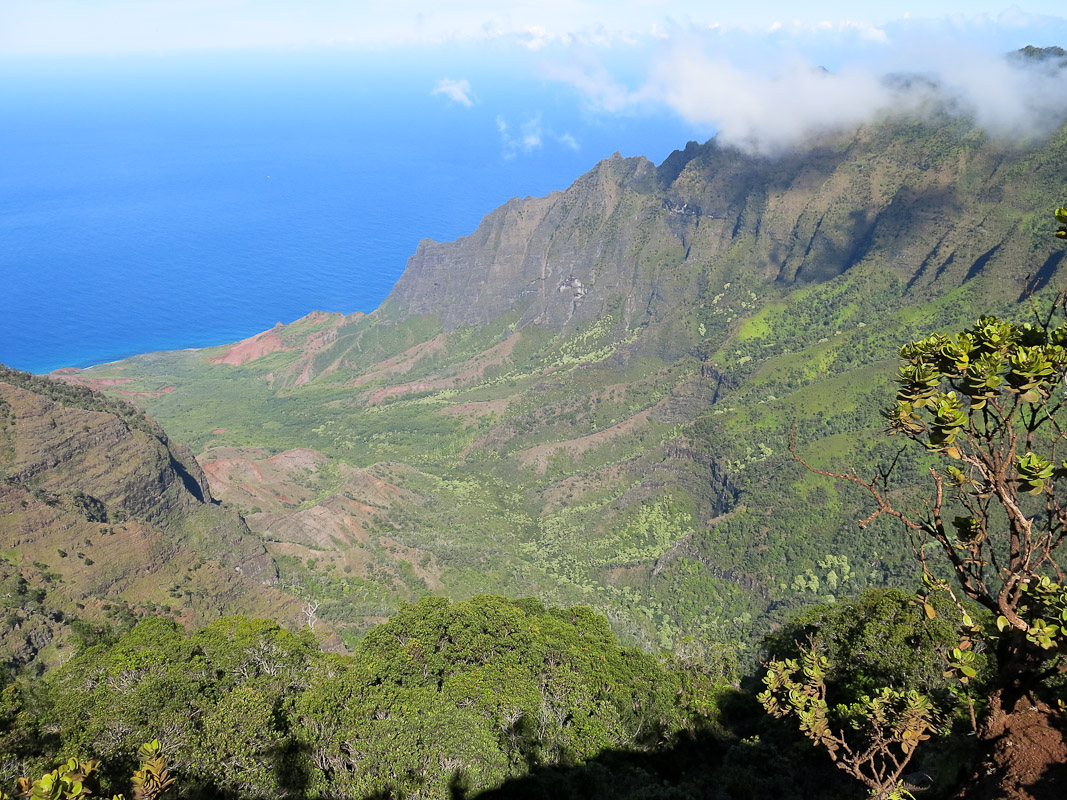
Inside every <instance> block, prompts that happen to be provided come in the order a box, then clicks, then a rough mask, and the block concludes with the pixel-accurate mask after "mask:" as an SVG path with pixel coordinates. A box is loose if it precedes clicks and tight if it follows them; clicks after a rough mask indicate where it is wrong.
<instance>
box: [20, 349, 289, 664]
mask: <svg viewBox="0 0 1067 800" xmlns="http://www.w3.org/2000/svg"><path fill="white" fill-rule="evenodd" d="M0 549H2V550H3V551H4V553H5V554H6V556H7V557H6V559H5V560H4V564H3V565H2V569H0V572H3V574H4V575H5V576H6V578H5V579H10V580H12V581H15V582H16V583H18V584H19V586H20V587H22V589H20V591H21V594H19V592H15V593H14V594H12V593H10V592H9V593H8V594H7V595H6V596H7V597H8V598H9V600H11V602H12V603H14V605H13V606H11V607H12V608H13V609H14V610H15V611H16V612H17V614H15V616H10V615H9V617H10V618H9V619H7V620H6V621H5V624H4V626H0V659H6V660H8V661H9V662H10V663H18V664H22V663H27V661H28V660H33V659H34V658H36V657H37V655H38V652H45V653H46V652H48V647H49V644H50V642H51V641H52V639H53V638H55V637H57V636H58V637H59V640H63V639H64V638H65V637H67V636H69V632H68V631H67V630H66V627H65V625H66V623H65V622H64V621H65V620H68V621H69V618H73V617H82V618H85V617H89V618H100V617H103V616H104V611H106V610H107V609H113V608H114V606H113V604H114V603H120V604H122V605H123V607H129V608H131V609H134V611H133V612H131V613H136V609H140V610H141V611H142V612H144V613H161V609H166V610H168V611H169V612H170V613H173V614H175V615H177V616H178V617H179V618H180V619H182V620H183V621H186V622H189V623H198V622H200V623H202V622H205V621H207V620H209V619H213V618H214V617H216V616H217V615H218V614H219V613H220V612H221V613H248V614H259V615H270V616H274V617H276V618H278V619H282V620H289V621H291V622H292V623H293V624H298V623H299V620H300V612H299V606H298V604H297V602H296V601H295V600H293V599H292V598H290V597H287V596H285V595H283V594H281V593H280V592H278V591H277V590H275V589H273V588H270V586H272V585H274V584H277V582H278V571H277V566H276V564H275V563H274V561H273V559H272V558H271V557H270V556H269V554H268V553H267V551H266V549H265V548H264V546H263V543H262V541H261V540H260V539H258V538H257V537H256V536H255V535H253V534H252V533H251V531H249V529H248V527H247V525H245V522H244V520H243V519H242V518H241V517H240V515H239V514H237V513H236V512H235V511H232V510H230V509H227V508H224V507H222V506H221V505H219V504H218V503H217V502H216V501H214V500H213V499H212V496H211V492H210V489H209V488H208V484H207V479H206V477H205V476H204V473H203V471H202V470H201V469H200V467H199V465H198V464H197V462H196V460H195V459H194V458H193V456H192V453H191V452H190V451H189V449H188V448H186V447H184V446H182V445H177V444H175V443H172V442H171V441H170V440H169V439H168V438H167V437H166V435H165V434H164V433H163V431H162V429H160V428H159V426H158V425H156V424H155V423H154V422H153V421H152V420H150V419H148V418H147V417H145V416H144V415H143V414H141V413H140V412H139V411H137V410H136V409H134V408H133V407H132V406H129V405H127V404H126V403H124V402H123V401H116V400H110V399H108V398H105V397H103V396H101V395H99V394H96V393H95V392H92V391H90V390H88V389H84V388H82V387H73V386H68V385H65V384H62V383H58V382H54V381H50V380H47V379H44V378H38V377H35V376H31V375H28V374H26V373H19V372H15V371H12V370H7V369H6V368H0ZM26 587H29V589H26ZM34 587H36V588H34ZM30 590H32V591H30ZM22 595H25V597H22ZM12 598H13V599H12ZM10 605H11V603H9V606H10ZM13 613H14V612H13ZM9 623H10V624H9ZM31 634H32V635H31ZM49 657H51V656H49Z"/></svg>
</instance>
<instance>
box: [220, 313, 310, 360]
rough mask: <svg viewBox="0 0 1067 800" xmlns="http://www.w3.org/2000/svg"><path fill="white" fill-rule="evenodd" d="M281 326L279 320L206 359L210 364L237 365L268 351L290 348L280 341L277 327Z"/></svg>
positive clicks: (263, 354) (260, 356) (259, 356)
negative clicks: (221, 353)
mask: <svg viewBox="0 0 1067 800" xmlns="http://www.w3.org/2000/svg"><path fill="white" fill-rule="evenodd" d="M281 327H282V324H281V323H280V322H279V323H278V324H277V325H275V326H274V327H273V328H271V329H270V330H267V331H263V332H262V333H257V334H256V335H255V336H250V337H248V338H247V339H242V340H241V341H239V342H238V343H237V344H235V345H233V347H231V348H230V349H229V350H227V351H226V352H225V353H224V354H223V355H221V356H219V357H217V358H212V359H208V360H209V361H210V362H211V363H212V364H231V365H233V366H235V367H238V366H240V365H241V364H247V363H248V362H249V361H255V360H256V359H257V358H262V357H263V356H265V355H267V354H268V353H276V352H279V351H283V350H292V348H291V347H288V346H286V345H285V343H284V342H282V337H281V336H279V335H278V329H280V328H281Z"/></svg>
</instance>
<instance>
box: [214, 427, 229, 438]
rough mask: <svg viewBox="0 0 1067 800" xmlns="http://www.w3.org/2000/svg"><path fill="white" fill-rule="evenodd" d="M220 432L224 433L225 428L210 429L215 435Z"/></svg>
mask: <svg viewBox="0 0 1067 800" xmlns="http://www.w3.org/2000/svg"><path fill="white" fill-rule="evenodd" d="M220 433H226V428H215V430H213V431H212V434H214V435H215V436H218V435H219V434H220Z"/></svg>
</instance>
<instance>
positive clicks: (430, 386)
mask: <svg viewBox="0 0 1067 800" xmlns="http://www.w3.org/2000/svg"><path fill="white" fill-rule="evenodd" d="M518 340H519V334H514V335H512V336H509V337H508V338H507V339H505V340H504V341H502V342H500V343H499V344H496V345H493V346H492V347H490V348H489V349H488V350H486V351H485V352H483V353H479V354H478V355H476V356H474V357H473V358H471V359H469V360H467V361H466V362H464V363H463V364H462V365H461V369H460V371H459V372H458V373H456V374H454V375H449V376H446V377H442V378H436V379H434V380H428V381H412V382H411V383H404V384H400V385H399V386H390V387H388V388H384V389H379V390H378V391H376V392H374V393H373V394H371V396H370V397H368V398H367V401H366V402H367V405H368V406H373V405H377V404H379V403H381V402H382V401H383V400H386V399H388V398H390V397H402V396H404V395H406V394H412V393H416V392H436V391H440V390H442V389H457V388H461V387H466V386H470V385H472V384H474V383H476V382H477V381H480V380H481V379H482V376H483V375H484V374H485V371H486V370H487V369H488V368H489V367H495V366H499V365H500V364H504V363H506V362H507V361H510V360H511V351H512V350H514V349H515V344H516V343H517V342H518ZM372 374H373V373H372ZM359 380H360V379H359V378H357V379H356V383H354V384H353V385H357V384H358V382H359Z"/></svg>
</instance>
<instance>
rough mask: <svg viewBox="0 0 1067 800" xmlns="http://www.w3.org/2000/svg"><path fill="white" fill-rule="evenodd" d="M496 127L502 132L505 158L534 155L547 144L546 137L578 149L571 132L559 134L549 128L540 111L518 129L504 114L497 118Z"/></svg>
mask: <svg viewBox="0 0 1067 800" xmlns="http://www.w3.org/2000/svg"><path fill="white" fill-rule="evenodd" d="M496 129H497V132H498V133H499V134H500V144H501V148H502V151H503V155H504V158H505V159H508V160H511V159H513V158H515V157H516V156H519V155H524V156H528V155H532V154H533V153H536V152H538V151H540V150H542V149H544V146H545V139H546V138H548V139H549V140H550V141H556V142H559V143H560V144H562V145H564V146H565V147H569V148H571V149H575V150H577V149H578V142H577V140H575V138H574V137H573V136H571V135H570V134H569V133H565V134H563V135H562V136H557V135H555V134H554V133H552V131H550V130H547V129H546V128H545V126H544V124H543V123H542V121H541V113H540V112H538V113H536V114H534V115H533V116H532V117H530V118H529V119H527V120H526V121H525V122H522V123H520V124H519V127H518V130H515V129H514V128H512V126H511V125H509V124H508V121H507V120H506V119H504V117H502V116H498V117H497V118H496Z"/></svg>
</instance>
